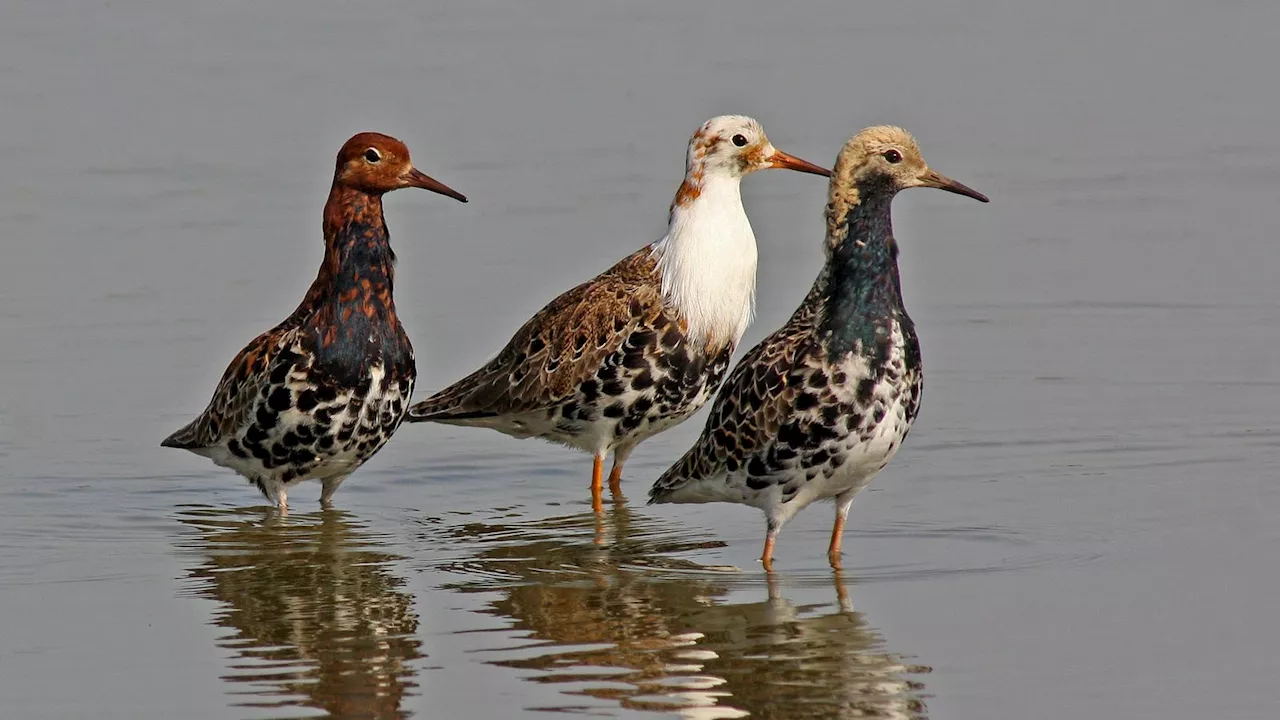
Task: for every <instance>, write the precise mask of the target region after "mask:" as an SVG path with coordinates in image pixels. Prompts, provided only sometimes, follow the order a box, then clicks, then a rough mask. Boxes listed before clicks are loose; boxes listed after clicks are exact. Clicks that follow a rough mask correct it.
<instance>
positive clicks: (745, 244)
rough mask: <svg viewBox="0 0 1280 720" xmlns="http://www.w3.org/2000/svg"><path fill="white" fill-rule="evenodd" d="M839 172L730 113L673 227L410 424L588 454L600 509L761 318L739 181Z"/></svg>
mask: <svg viewBox="0 0 1280 720" xmlns="http://www.w3.org/2000/svg"><path fill="white" fill-rule="evenodd" d="M765 168H787V169H791V170H798V171H800V172H806V173H813V174H817V175H823V176H829V175H830V174H831V173H830V171H829V170H827V169H825V168H822V167H819V166H817V165H814V164H813V163H810V162H808V161H805V160H801V159H800V158H797V157H795V156H792V155H788V154H787V153H784V152H782V151H781V150H778V149H777V148H775V147H774V146H773V144H772V143H771V142H770V141H769V138H768V137H767V136H766V135H765V132H764V128H763V127H761V125H760V123H759V122H758V121H756V120H755V119H753V118H749V117H745V116H742V115H722V116H719V117H715V118H712V119H710V120H708V121H707V122H706V123H704V124H703V125H702V126H701V127H700V128H699V129H698V131H697V132H695V133H694V134H693V137H692V138H691V139H690V141H689V146H688V151H687V154H686V161H685V176H684V180H683V182H681V184H680V187H679V189H678V190H677V192H676V195H675V198H674V200H673V201H672V203H671V206H670V208H669V210H668V216H667V220H668V224H667V232H666V235H664V236H663V237H662V238H661V239H659V240H657V241H656V242H653V243H650V244H649V245H646V246H644V247H642V248H640V249H639V250H637V251H636V252H634V253H632V254H630V255H628V256H627V257H625V258H623V259H622V260H620V261H619V262H618V263H617V264H615V265H614V266H613V267H611V268H609V269H608V270H605V271H604V272H603V273H601V274H599V275H597V276H596V277H594V278H592V279H591V280H588V281H587V282H585V283H582V284H581V285H578V286H577V287H574V288H573V289H571V290H568V291H567V292H565V293H563V294H561V295H560V296H559V297H557V298H555V299H554V300H552V301H551V302H550V303H549V304H548V305H546V306H545V307H543V308H542V309H541V310H540V311H539V312H538V313H537V314H535V315H534V316H533V317H532V318H531V319H529V320H528V321H527V322H525V324H524V325H523V326H521V327H520V329H519V330H517V331H516V333H515V335H514V336H513V337H512V338H511V340H510V341H509V342H508V343H507V345H506V346H505V347H504V348H503V349H502V350H501V351H500V352H499V353H498V354H497V356H496V357H495V358H494V359H493V360H491V361H490V362H488V363H487V364H486V365H484V366H483V367H481V368H480V369H478V370H476V371H475V372H473V373H471V374H470V375H468V376H466V377H464V378H463V379H461V380H459V381H458V382H456V383H454V384H452V385H450V386H448V387H446V388H444V389H443V390H440V391H439V392H437V393H435V394H434V395H432V396H431V397H429V398H427V399H425V400H423V401H421V402H419V403H417V404H415V405H413V406H412V407H411V408H410V409H409V413H408V417H407V421H408V422H428V421H429V422H438V423H446V424H450V425H463V426H473V427H487V428H492V429H494V430H497V431H499V432H501V433H505V434H507V435H510V436H512V437H516V438H521V439H523V438H530V437H538V438H543V439H545V440H549V441H552V442H555V443H560V444H563V445H567V446H569V447H571V448H576V449H578V450H581V451H584V452H587V453H590V454H591V455H592V456H593V458H594V462H593V467H592V477H591V494H592V506H593V508H594V509H595V510H596V511H597V512H600V511H602V503H601V491H602V486H603V485H602V483H603V479H602V478H603V469H604V460H605V457H606V455H607V454H608V453H609V452H613V453H614V464H613V469H612V471H611V472H610V474H609V484H610V488H611V489H612V490H613V491H614V492H615V493H619V492H620V480H621V477H622V468H623V465H624V463H625V462H626V461H627V458H628V457H629V456H630V455H631V452H632V451H633V450H634V449H635V447H636V446H637V445H638V444H639V443H641V442H642V441H644V440H645V439H647V438H649V437H651V436H653V435H654V434H656V433H659V432H662V431H663V430H666V429H668V428H670V427H672V426H674V425H676V424H677V423H679V422H681V421H683V420H684V419H686V418H688V417H689V416H690V415H692V414H693V413H694V412H695V411H697V410H698V408H700V407H702V405H703V404H705V403H706V402H707V400H709V399H710V398H711V395H712V393H714V392H715V389H716V387H718V386H719V384H720V381H721V380H722V379H723V378H724V374H725V372H726V371H727V370H728V367H729V359H730V357H731V355H732V354H733V351H734V349H735V347H736V346H737V344H738V341H739V340H740V339H741V337H742V333H743V331H744V330H745V329H746V327H747V325H748V323H749V322H750V320H751V316H752V312H753V310H754V301H755V285H756V240H755V235H754V233H753V232H752V230H751V223H750V222H749V221H748V220H747V214H746V211H745V210H744V209H743V207H742V196H741V194H740V192H739V185H740V183H741V181H742V178H743V176H745V175H747V174H750V173H752V172H755V171H756V170H761V169H765Z"/></svg>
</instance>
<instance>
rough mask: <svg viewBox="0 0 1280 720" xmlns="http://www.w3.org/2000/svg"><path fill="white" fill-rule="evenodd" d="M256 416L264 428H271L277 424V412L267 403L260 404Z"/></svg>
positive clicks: (258, 422)
mask: <svg viewBox="0 0 1280 720" xmlns="http://www.w3.org/2000/svg"><path fill="white" fill-rule="evenodd" d="M254 417H255V420H256V421H257V424H258V425H259V426H260V427H261V428H262V429H263V430H270V429H271V428H273V427H275V426H276V414H275V413H274V412H272V411H271V408H270V407H268V406H267V405H259V406H258V412H257V414H256V415H255V416H254Z"/></svg>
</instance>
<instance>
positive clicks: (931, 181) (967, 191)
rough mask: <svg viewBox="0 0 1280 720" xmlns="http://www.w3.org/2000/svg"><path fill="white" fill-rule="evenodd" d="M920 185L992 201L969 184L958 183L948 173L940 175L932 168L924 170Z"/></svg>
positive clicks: (982, 200) (983, 200)
mask: <svg viewBox="0 0 1280 720" xmlns="http://www.w3.org/2000/svg"><path fill="white" fill-rule="evenodd" d="M920 185H921V186H922V187H931V188H938V189H939V190H946V191H947V192H953V193H955V194H957V195H964V196H965V197H971V198H973V199H974V200H977V201H979V202H991V200H990V199H988V198H987V196H986V195H983V194H982V193H980V192H978V191H977V190H974V189H973V188H971V187H969V186H968V185H965V184H964V183H958V182H956V181H955V180H952V179H951V178H949V177H947V176H946V175H939V174H938V173H936V172H934V171H932V170H925V171H924V174H923V175H921V176H920Z"/></svg>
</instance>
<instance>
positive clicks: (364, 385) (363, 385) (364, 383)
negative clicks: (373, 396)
mask: <svg viewBox="0 0 1280 720" xmlns="http://www.w3.org/2000/svg"><path fill="white" fill-rule="evenodd" d="M372 387H373V376H372V375H369V376H366V377H364V378H362V379H361V380H360V384H359V385H357V386H356V397H360V398H362V397H364V396H366V395H368V394H369V390H370V389H371V388H372Z"/></svg>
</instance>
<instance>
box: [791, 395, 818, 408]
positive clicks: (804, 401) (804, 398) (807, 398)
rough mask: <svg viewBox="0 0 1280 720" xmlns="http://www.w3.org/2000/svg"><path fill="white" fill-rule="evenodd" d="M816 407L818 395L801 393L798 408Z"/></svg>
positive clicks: (797, 401)
mask: <svg viewBox="0 0 1280 720" xmlns="http://www.w3.org/2000/svg"><path fill="white" fill-rule="evenodd" d="M815 407H818V396H817V395H812V394H810V393H801V394H800V396H799V397H797V398H796V409H797V410H809V409H811V408H815Z"/></svg>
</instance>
